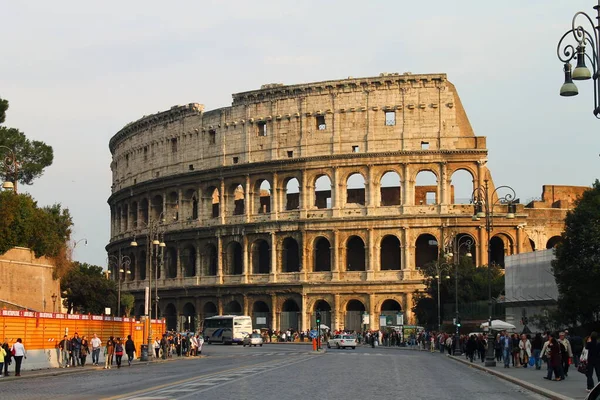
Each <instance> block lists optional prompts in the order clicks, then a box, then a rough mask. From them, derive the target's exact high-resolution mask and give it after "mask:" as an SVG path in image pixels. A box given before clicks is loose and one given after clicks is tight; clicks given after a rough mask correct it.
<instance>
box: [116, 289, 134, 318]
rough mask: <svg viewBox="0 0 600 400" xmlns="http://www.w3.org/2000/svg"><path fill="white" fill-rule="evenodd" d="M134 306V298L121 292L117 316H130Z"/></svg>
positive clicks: (127, 293)
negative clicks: (119, 308) (119, 310)
mask: <svg viewBox="0 0 600 400" xmlns="http://www.w3.org/2000/svg"><path fill="white" fill-rule="evenodd" d="M134 304H135V297H133V295H132V294H131V293H129V292H121V310H122V312H121V313H119V315H126V316H129V315H131V310H133V306H134Z"/></svg>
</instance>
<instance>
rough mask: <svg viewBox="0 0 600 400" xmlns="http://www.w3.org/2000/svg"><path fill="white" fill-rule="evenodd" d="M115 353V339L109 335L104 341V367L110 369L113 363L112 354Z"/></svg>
mask: <svg viewBox="0 0 600 400" xmlns="http://www.w3.org/2000/svg"><path fill="white" fill-rule="evenodd" d="M114 354H115V340H114V338H113V337H112V336H111V337H109V338H108V340H107V341H106V347H105V348H104V369H110V367H111V366H112V363H113V355H114Z"/></svg>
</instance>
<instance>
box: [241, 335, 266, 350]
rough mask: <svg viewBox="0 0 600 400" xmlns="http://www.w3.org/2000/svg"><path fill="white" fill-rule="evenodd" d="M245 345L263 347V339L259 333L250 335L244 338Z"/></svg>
mask: <svg viewBox="0 0 600 400" xmlns="http://www.w3.org/2000/svg"><path fill="white" fill-rule="evenodd" d="M243 345H244V347H246V346H254V347H256V346H260V347H262V345H263V338H262V336H260V334H259V333H251V334H250V335H248V336H246V337H245V338H244V341H243Z"/></svg>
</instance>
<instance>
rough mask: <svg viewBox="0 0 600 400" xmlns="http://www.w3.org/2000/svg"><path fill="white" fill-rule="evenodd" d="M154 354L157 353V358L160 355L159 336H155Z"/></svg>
mask: <svg viewBox="0 0 600 400" xmlns="http://www.w3.org/2000/svg"><path fill="white" fill-rule="evenodd" d="M154 354H155V355H156V359H158V356H159V355H160V342H159V341H158V338H154Z"/></svg>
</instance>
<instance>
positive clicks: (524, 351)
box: [519, 334, 531, 368]
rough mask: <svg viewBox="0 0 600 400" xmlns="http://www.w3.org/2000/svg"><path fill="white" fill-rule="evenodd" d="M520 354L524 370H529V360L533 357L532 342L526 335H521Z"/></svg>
mask: <svg viewBox="0 0 600 400" xmlns="http://www.w3.org/2000/svg"><path fill="white" fill-rule="evenodd" d="M519 353H520V354H519V355H520V357H521V364H522V365H523V368H527V365H528V364H529V358H530V357H531V342H530V341H529V339H527V336H525V334H522V335H521V340H520V341H519Z"/></svg>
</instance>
